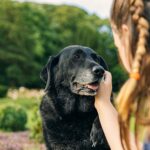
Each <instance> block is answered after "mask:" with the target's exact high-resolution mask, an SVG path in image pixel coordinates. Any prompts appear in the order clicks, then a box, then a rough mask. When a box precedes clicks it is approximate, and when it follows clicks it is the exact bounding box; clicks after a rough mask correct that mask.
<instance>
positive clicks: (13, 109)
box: [0, 105, 27, 131]
mask: <svg viewBox="0 0 150 150" xmlns="http://www.w3.org/2000/svg"><path fill="white" fill-rule="evenodd" d="M26 122H27V114H26V111H25V109H23V108H22V107H20V106H16V105H12V106H11V105H10V106H9V105H7V106H5V107H2V108H1V109H0V128H1V129H2V130H5V131H22V130H25V125H26Z"/></svg>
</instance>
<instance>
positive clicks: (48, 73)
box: [40, 56, 58, 91]
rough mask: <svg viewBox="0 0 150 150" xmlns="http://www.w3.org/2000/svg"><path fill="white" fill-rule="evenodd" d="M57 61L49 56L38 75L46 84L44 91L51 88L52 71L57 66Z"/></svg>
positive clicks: (54, 57)
mask: <svg viewBox="0 0 150 150" xmlns="http://www.w3.org/2000/svg"><path fill="white" fill-rule="evenodd" d="M57 62H58V59H57V57H56V56H50V57H49V59H48V62H47V64H46V65H45V66H44V68H43V69H42V71H41V73H40V78H41V79H42V80H43V81H44V82H45V83H46V87H45V91H47V90H49V89H50V87H51V79H52V69H53V68H54V66H55V65H56V64H57Z"/></svg>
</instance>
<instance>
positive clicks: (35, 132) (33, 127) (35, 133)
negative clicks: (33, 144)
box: [27, 106, 43, 142]
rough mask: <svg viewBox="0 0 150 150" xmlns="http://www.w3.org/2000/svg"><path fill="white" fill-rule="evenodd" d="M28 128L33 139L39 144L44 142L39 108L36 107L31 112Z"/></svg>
mask: <svg viewBox="0 0 150 150" xmlns="http://www.w3.org/2000/svg"><path fill="white" fill-rule="evenodd" d="M27 128H28V129H29V131H30V137H31V138H33V139H35V140H36V141H38V142H43V134H42V121H41V116H40V112H39V107H38V106H34V107H33V109H32V111H30V115H29V120H28V124H27Z"/></svg>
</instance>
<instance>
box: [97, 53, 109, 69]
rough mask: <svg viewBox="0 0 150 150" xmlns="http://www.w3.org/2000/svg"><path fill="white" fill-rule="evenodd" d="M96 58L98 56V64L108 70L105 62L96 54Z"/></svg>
mask: <svg viewBox="0 0 150 150" xmlns="http://www.w3.org/2000/svg"><path fill="white" fill-rule="evenodd" d="M98 58H99V64H100V65H101V66H102V67H103V68H104V69H105V70H109V69H108V65H107V64H106V62H105V60H104V59H103V58H102V57H101V56H99V55H98Z"/></svg>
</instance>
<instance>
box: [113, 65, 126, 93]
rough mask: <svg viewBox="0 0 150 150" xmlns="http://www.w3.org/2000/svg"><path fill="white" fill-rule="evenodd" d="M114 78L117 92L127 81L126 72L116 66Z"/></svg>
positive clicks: (114, 89) (114, 88) (114, 86)
mask: <svg viewBox="0 0 150 150" xmlns="http://www.w3.org/2000/svg"><path fill="white" fill-rule="evenodd" d="M112 74H113V76H112V78H113V81H114V82H113V91H115V92H117V91H118V90H119V89H120V88H121V85H122V83H124V81H125V80H127V74H126V73H125V72H124V70H123V69H122V68H121V67H120V66H119V65H116V66H115V67H114V68H113V69H112Z"/></svg>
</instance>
